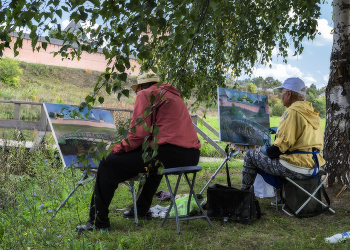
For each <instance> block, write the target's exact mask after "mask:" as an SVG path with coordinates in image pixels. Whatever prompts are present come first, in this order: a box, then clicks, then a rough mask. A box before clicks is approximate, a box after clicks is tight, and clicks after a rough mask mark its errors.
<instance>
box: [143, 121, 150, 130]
mask: <svg viewBox="0 0 350 250" xmlns="http://www.w3.org/2000/svg"><path fill="white" fill-rule="evenodd" d="M142 127H143V129H144V130H145V131H148V129H149V128H148V126H147V124H146V123H145V122H144V123H143V124H142Z"/></svg>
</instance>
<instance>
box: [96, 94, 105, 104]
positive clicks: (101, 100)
mask: <svg viewBox="0 0 350 250" xmlns="http://www.w3.org/2000/svg"><path fill="white" fill-rule="evenodd" d="M104 101H105V99H104V98H103V97H102V96H100V97H99V98H98V102H99V103H101V104H102V103H103V102H104Z"/></svg>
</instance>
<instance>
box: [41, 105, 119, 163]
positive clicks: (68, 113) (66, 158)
mask: <svg viewBox="0 0 350 250" xmlns="http://www.w3.org/2000/svg"><path fill="white" fill-rule="evenodd" d="M44 107H45V111H46V114H47V117H48V118H49V123H50V126H51V130H52V134H53V136H54V138H55V140H56V143H57V144H58V146H59V151H60V154H61V157H62V160H63V163H64V166H65V167H70V166H74V165H72V164H76V163H77V154H79V153H85V154H86V155H88V152H89V148H90V147H91V146H93V145H95V144H98V143H99V142H101V141H102V142H104V143H109V142H112V141H113V140H114V138H115V136H116V127H115V125H114V122H113V118H112V115H111V113H110V112H109V111H106V110H99V109H92V110H90V111H89V112H88V110H87V109H86V110H84V111H83V112H82V113H80V114H77V113H76V112H74V111H78V108H77V107H74V106H69V105H64V104H53V103H44ZM87 113H89V115H88V118H86V117H85V115H86V114H87ZM89 163H90V164H91V167H92V168H96V167H97V166H96V165H95V163H94V162H93V161H92V159H89ZM74 167H82V166H81V165H80V166H79V165H75V166H74Z"/></svg>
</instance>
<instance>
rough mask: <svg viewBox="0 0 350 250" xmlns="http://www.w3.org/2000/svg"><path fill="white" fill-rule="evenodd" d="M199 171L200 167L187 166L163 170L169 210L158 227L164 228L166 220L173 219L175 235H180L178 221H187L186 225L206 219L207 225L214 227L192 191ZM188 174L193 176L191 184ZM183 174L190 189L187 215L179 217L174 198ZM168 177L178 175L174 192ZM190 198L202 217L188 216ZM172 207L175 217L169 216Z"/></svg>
mask: <svg viewBox="0 0 350 250" xmlns="http://www.w3.org/2000/svg"><path fill="white" fill-rule="evenodd" d="M200 170H202V167H200V166H187V167H178V168H168V169H164V172H163V175H164V176H165V180H166V183H167V185H168V189H169V192H170V196H171V203H170V207H169V209H168V211H167V213H166V215H165V217H164V220H163V222H162V224H161V225H160V227H163V226H164V224H165V222H166V220H167V219H174V218H175V219H176V226H177V233H178V234H180V225H179V221H183V220H185V221H187V224H188V222H189V220H195V219H200V218H206V219H207V221H208V223H209V225H210V226H211V227H214V226H213V224H212V223H211V221H210V219H209V218H208V216H207V214H206V213H205V211H204V210H203V208H202V207H201V206H200V203H199V202H198V199H197V196H196V194H195V192H194V190H193V187H194V183H195V180H196V174H197V172H198V171H200ZM189 173H192V174H193V178H192V183H191V181H190V179H189V178H188V174H189ZM183 174H184V176H185V178H186V181H187V183H188V186H189V187H190V193H189V197H188V203H187V215H180V216H179V215H178V213H177V207H176V203H175V196H176V193H177V189H178V187H179V184H180V180H181V177H182V175H183ZM168 175H178V178H177V182H176V186H175V189H174V192H173V191H172V189H171V186H170V182H169V178H168ZM192 197H193V198H194V200H195V201H196V203H197V205H198V207H199V208H200V210H201V212H202V215H200V216H192V217H191V216H190V204H191V198H192ZM173 206H174V210H175V216H169V213H170V210H171V208H172V207H173Z"/></svg>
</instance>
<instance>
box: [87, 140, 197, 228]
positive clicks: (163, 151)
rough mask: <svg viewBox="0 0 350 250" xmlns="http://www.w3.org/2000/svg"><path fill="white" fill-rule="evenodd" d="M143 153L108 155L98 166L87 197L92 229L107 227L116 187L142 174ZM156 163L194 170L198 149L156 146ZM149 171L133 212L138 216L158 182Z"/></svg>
mask: <svg viewBox="0 0 350 250" xmlns="http://www.w3.org/2000/svg"><path fill="white" fill-rule="evenodd" d="M142 154H143V151H142V149H141V148H138V149H136V150H134V151H131V152H127V153H123V154H119V155H116V154H110V155H109V156H108V157H107V159H103V160H102V161H101V162H100V165H99V168H98V172H97V178H96V183H95V188H94V192H93V195H92V197H91V206H90V218H89V220H90V222H92V223H93V224H95V226H96V227H99V228H106V227H110V222H109V218H108V213H109V211H108V207H109V205H110V203H111V201H112V198H113V196H114V191H115V190H116V189H117V187H118V185H119V183H121V182H124V181H126V180H128V179H130V178H132V177H134V176H136V175H137V174H138V173H145V172H146V170H145V167H146V166H148V164H149V162H146V163H145V162H143V159H142ZM156 159H157V160H159V161H161V162H162V163H163V165H164V168H174V167H185V166H196V165H197V164H198V161H199V149H188V148H182V147H178V146H175V145H172V144H166V145H160V146H159V147H158V155H157V156H156ZM153 169H154V170H153V171H152V170H151V173H150V174H149V175H148V177H147V178H146V183H145V185H144V187H143V190H142V193H141V194H140V197H139V199H138V200H137V211H138V213H139V214H140V215H142V214H146V213H147V211H148V210H149V208H150V206H151V204H152V199H153V196H154V194H155V193H156V191H157V188H158V186H159V184H160V182H161V180H162V177H163V176H162V175H157V171H155V168H153Z"/></svg>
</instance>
